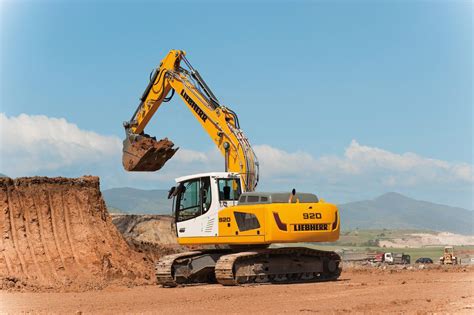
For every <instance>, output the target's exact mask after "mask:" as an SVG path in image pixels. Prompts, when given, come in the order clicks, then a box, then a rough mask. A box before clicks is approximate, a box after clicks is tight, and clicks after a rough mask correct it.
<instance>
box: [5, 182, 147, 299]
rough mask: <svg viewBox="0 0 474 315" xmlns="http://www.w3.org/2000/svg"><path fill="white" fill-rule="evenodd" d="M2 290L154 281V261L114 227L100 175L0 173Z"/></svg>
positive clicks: (83, 288) (85, 288)
mask: <svg viewBox="0 0 474 315" xmlns="http://www.w3.org/2000/svg"><path fill="white" fill-rule="evenodd" d="M0 209H1V212H0V232H1V234H0V289H2V288H3V289H8V288H17V289H18V288H20V289H21V288H27V289H31V288H37V289H41V290H44V289H51V290H58V289H60V290H88V289H95V288H102V287H105V286H107V285H110V284H113V283H117V284H120V285H137V284H147V283H153V282H154V281H153V278H154V277H153V264H152V262H151V261H150V260H149V259H147V258H145V257H144V256H143V255H141V254H139V253H137V252H135V251H133V250H132V249H131V248H130V247H129V246H128V245H127V243H126V242H125V241H124V239H123V237H122V236H121V235H120V233H119V232H118V231H117V229H116V228H115V226H114V225H113V223H112V220H111V218H110V216H109V214H108V212H107V209H106V206H105V203H104V201H103V199H102V196H101V193H100V189H99V178H98V177H92V176H85V177H81V178H77V179H69V178H61V177H58V178H47V177H32V178H17V179H10V178H0Z"/></svg>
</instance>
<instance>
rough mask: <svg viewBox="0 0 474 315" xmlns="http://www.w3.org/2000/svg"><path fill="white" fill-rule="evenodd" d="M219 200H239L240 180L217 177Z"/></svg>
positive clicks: (240, 191)
mask: <svg viewBox="0 0 474 315" xmlns="http://www.w3.org/2000/svg"><path fill="white" fill-rule="evenodd" d="M218 186H219V200H220V201H229V200H239V197H240V194H241V193H242V190H241V188H240V180H239V179H236V178H229V179H223V178H220V179H218Z"/></svg>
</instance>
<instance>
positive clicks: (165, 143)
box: [122, 136, 178, 172]
mask: <svg viewBox="0 0 474 315" xmlns="http://www.w3.org/2000/svg"><path fill="white" fill-rule="evenodd" d="M173 146H174V143H173V142H171V141H169V140H168V138H164V139H161V140H160V141H156V139H155V138H152V137H148V136H136V137H133V138H132V139H131V137H127V138H126V139H125V140H124V141H123V149H122V152H123V155H122V164H123V168H124V169H125V170H126V171H129V172H153V171H157V170H159V169H161V168H162V167H163V165H165V163H166V162H167V161H168V160H169V159H171V158H172V157H173V155H174V154H175V153H176V151H177V150H178V148H176V149H175V148H173Z"/></svg>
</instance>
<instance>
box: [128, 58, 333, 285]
mask: <svg viewBox="0 0 474 315" xmlns="http://www.w3.org/2000/svg"><path fill="white" fill-rule="evenodd" d="M175 93H177V94H178V95H179V96H180V97H181V99H182V100H183V102H184V104H185V105H186V106H187V108H188V109H189V110H190V111H191V113H192V114H193V115H194V117H195V118H196V119H197V120H198V121H199V122H200V124H201V125H202V127H203V128H204V130H205V131H206V132H207V134H208V135H209V136H210V137H211V139H212V140H213V141H214V143H215V144H216V145H217V147H218V148H219V150H220V152H221V153H222V155H223V156H224V166H225V170H224V171H223V172H211V173H201V174H194V175H189V176H183V177H180V178H177V179H176V185H175V186H173V187H172V188H171V189H170V191H169V198H173V215H174V218H175V227H176V233H177V237H178V242H179V244H181V245H215V246H216V247H217V248H216V249H203V250H193V251H188V252H184V253H178V254H174V255H168V256H164V257H162V258H161V259H160V260H159V261H158V262H157V263H156V277H157V283H158V284H161V285H163V286H168V287H173V286H177V285H180V284H187V283H207V282H216V281H217V282H219V283H221V284H223V285H238V284H245V283H265V282H271V283H288V282H312V281H328V280H336V279H337V278H338V277H339V275H340V273H341V266H340V262H341V258H340V257H339V255H337V254H336V253H335V252H330V251H321V250H316V249H310V248H306V247H291V246H290V247H275V248H270V247H269V245H270V244H282V243H313V242H333V241H336V240H337V239H338V238H339V230H340V216H339V213H338V209H337V207H336V206H335V205H333V204H330V203H326V202H324V200H322V199H318V197H317V196H316V195H314V194H311V193H299V192H298V193H297V192H296V191H295V189H293V190H292V191H291V192H288V193H272V192H256V191H255V188H256V186H257V183H258V179H259V176H258V171H259V164H258V160H257V157H256V155H255V153H254V151H253V150H252V147H251V145H250V142H249V141H248V139H247V138H246V136H245V135H244V133H243V131H242V130H241V128H240V125H239V120H238V117H237V115H236V113H235V112H234V111H232V110H231V109H230V108H228V107H226V106H224V105H222V104H220V102H219V101H218V99H217V98H216V96H215V95H214V94H213V93H212V91H211V89H210V88H209V87H208V85H207V84H206V83H205V81H204V80H203V78H202V77H201V75H200V74H199V72H198V71H197V70H196V69H194V68H193V67H192V66H191V64H190V63H189V61H188V60H187V59H186V57H185V52H184V51H182V50H171V51H170V52H169V53H168V55H167V56H166V57H165V58H164V59H163V60H162V62H161V63H160V65H159V66H158V67H157V68H156V69H155V70H154V71H153V72H152V74H151V76H150V83H149V84H148V86H147V88H146V89H145V92H144V93H143V95H142V97H141V99H140V100H141V102H140V104H139V106H138V108H137V109H136V111H135V113H134V114H133V116H132V118H131V119H130V120H129V121H127V122H125V123H124V127H125V132H126V138H125V140H124V147H123V158H122V162H123V166H124V168H125V169H126V170H128V171H156V170H159V169H160V168H161V167H163V165H164V164H165V163H166V161H167V160H169V159H170V158H171V157H172V156H173V155H174V153H175V152H176V150H177V149H175V148H174V144H173V143H172V142H171V141H169V140H168V139H163V140H160V141H157V140H156V139H155V138H153V137H150V136H148V135H147V134H145V133H144V129H145V126H146V125H147V123H148V122H149V121H150V119H151V117H152V116H153V115H154V114H155V112H156V110H157V109H158V107H160V106H161V105H162V104H163V102H168V101H169V100H170V99H171V98H172V97H173V95H174V94H175Z"/></svg>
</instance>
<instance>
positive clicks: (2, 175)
mask: <svg viewBox="0 0 474 315" xmlns="http://www.w3.org/2000/svg"><path fill="white" fill-rule="evenodd" d="M0 177H8V176H7V175H5V174H2V173H0Z"/></svg>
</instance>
